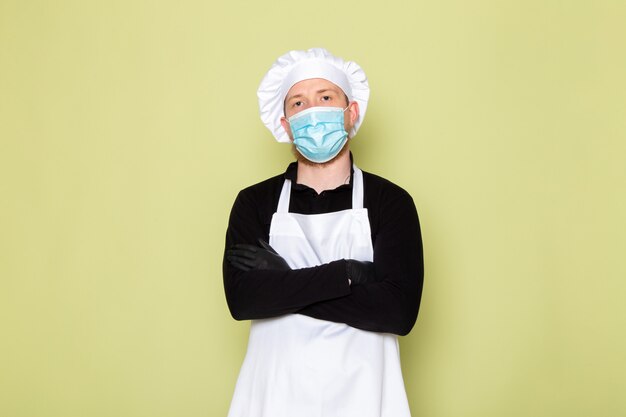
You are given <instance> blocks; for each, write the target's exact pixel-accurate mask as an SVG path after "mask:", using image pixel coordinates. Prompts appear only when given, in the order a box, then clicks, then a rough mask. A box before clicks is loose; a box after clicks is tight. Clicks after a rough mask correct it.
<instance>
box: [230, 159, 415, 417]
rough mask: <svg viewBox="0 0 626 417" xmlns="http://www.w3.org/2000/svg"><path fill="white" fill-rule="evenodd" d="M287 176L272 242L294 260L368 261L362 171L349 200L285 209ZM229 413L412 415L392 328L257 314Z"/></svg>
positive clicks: (234, 416)
mask: <svg viewBox="0 0 626 417" xmlns="http://www.w3.org/2000/svg"><path fill="white" fill-rule="evenodd" d="M290 191H291V182H290V181H289V180H285V183H284V185H283V189H282V192H281V196H280V200H279V203H278V209H277V212H276V213H274V216H273V217H272V223H271V226H270V244H271V245H272V247H274V249H276V251H277V252H278V253H279V254H280V255H281V256H283V257H284V258H285V259H286V260H287V262H288V263H289V265H290V266H291V267H292V268H305V267H311V266H316V265H320V264H323V263H328V262H331V261H334V260H337V259H357V260H361V261H372V257H373V248H372V241H371V233H370V225H369V219H368V216H367V209H365V208H363V178H362V172H361V171H360V170H359V169H358V168H356V166H355V167H354V179H353V197H352V198H353V208H352V209H349V210H344V211H340V212H334V213H325V214H316V215H302V214H294V213H289V211H288V210H289V196H290ZM228 416H229V417H410V412H409V406H408V401H407V398H406V392H405V389H404V383H403V380H402V373H401V369H400V353H399V349H398V340H397V337H396V336H395V335H392V334H386V333H374V332H367V331H363V330H358V329H355V328H353V327H350V326H348V325H346V324H342V323H333V322H328V321H323V320H318V319H314V318H311V317H307V316H304V315H299V314H290V315H286V316H281V317H276V318H272V319H265V320H254V321H252V325H251V328H250V338H249V341H248V351H247V354H246V358H245V360H244V363H243V366H242V368H241V372H240V374H239V379H238V381H237V386H236V388H235V394H234V397H233V401H232V403H231V408H230V412H229V414H228Z"/></svg>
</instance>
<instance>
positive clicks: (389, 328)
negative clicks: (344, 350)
mask: <svg viewBox="0 0 626 417" xmlns="http://www.w3.org/2000/svg"><path fill="white" fill-rule="evenodd" d="M296 173H297V163H296V162H294V163H292V164H290V165H289V167H288V168H287V171H286V172H285V173H284V174H281V175H277V176H275V177H272V178H270V179H268V180H265V181H263V182H261V183H258V184H256V185H253V186H251V187H248V188H246V189H244V190H242V191H240V192H239V195H238V196H237V198H236V200H235V203H234V205H233V208H232V211H231V214H230V219H229V224H228V230H227V232H226V248H230V247H231V246H232V245H235V244H238V243H248V244H253V245H255V244H257V240H258V239H259V238H262V239H265V240H266V241H267V240H269V229H270V223H271V220H272V215H273V214H274V212H275V211H276V208H277V206H278V200H279V197H280V192H281V189H282V186H283V182H284V180H285V178H289V179H291V180H292V187H291V198H290V204H289V211H290V212H293V213H300V214H320V213H328V212H335V211H340V210H345V209H349V208H352V176H351V178H350V182H349V183H348V184H345V185H342V186H340V187H338V188H336V189H334V190H326V191H323V192H322V193H321V194H319V195H318V194H317V192H316V191H315V190H313V189H312V188H309V187H307V186H305V185H302V184H297V183H296V180H297V178H296ZM363 186H364V201H363V205H364V207H365V208H366V209H368V217H369V221H370V226H371V231H372V244H373V246H374V267H375V271H376V282H367V283H365V284H354V285H352V286H350V285H349V283H348V279H347V276H346V265H345V261H344V260H337V261H334V262H330V263H328V264H324V265H320V266H316V267H312V268H303V269H297V270H290V271H275V270H251V271H247V272H243V271H240V270H238V269H236V268H234V267H232V266H231V265H230V264H229V263H228V262H227V261H226V259H224V264H223V272H224V289H225V292H226V300H227V303H228V306H229V308H230V312H231V314H232V315H233V317H234V318H235V319H237V320H249V319H262V318H269V317H276V316H280V315H284V314H292V313H297V314H304V315H307V316H310V317H314V318H318V319H322V320H327V321H333V322H339V323H346V324H348V325H350V326H352V327H356V328H359V329H362V330H369V331H374V332H385V333H395V334H399V335H405V334H407V333H409V331H410V330H411V328H412V327H413V325H414V324H415V320H416V319H417V313H418V310H419V305H420V299H421V294H422V285H423V277H424V263H423V253H422V240H421V232H420V226H419V220H418V216H417V211H416V209H415V205H414V203H413V199H412V198H411V196H410V195H409V194H408V193H407V192H406V191H404V190H403V189H402V188H400V187H398V186H397V185H395V184H393V183H391V182H390V181H387V180H385V179H384V178H381V177H379V176H376V175H374V174H370V173H367V172H363Z"/></svg>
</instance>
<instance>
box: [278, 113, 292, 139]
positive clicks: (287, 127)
mask: <svg viewBox="0 0 626 417" xmlns="http://www.w3.org/2000/svg"><path fill="white" fill-rule="evenodd" d="M280 124H281V126H282V127H283V129H285V132H287V136H289V140H290V141H292V142H293V136H292V135H291V126H290V125H289V122H288V121H287V118H286V117H285V116H283V117H281V118H280Z"/></svg>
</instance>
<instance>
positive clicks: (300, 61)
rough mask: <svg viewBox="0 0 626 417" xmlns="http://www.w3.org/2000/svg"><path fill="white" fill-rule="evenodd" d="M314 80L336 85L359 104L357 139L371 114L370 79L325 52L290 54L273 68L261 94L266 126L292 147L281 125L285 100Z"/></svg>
mask: <svg viewBox="0 0 626 417" xmlns="http://www.w3.org/2000/svg"><path fill="white" fill-rule="evenodd" d="M311 78H323V79H325V80H328V81H330V82H332V83H333V84H335V85H337V86H338V87H339V88H341V89H342V90H343V92H344V93H346V96H348V100H350V101H356V102H357V103H359V118H358V119H357V120H356V122H355V123H354V127H353V128H352V130H351V131H350V132H349V133H350V137H354V135H356V132H357V131H358V130H359V127H360V126H361V123H362V122H363V118H364V117H365V112H366V110H367V102H368V100H369V95H370V88H369V84H368V82H367V77H366V76H365V72H364V71H363V70H362V69H361V67H360V66H359V65H358V64H357V63H355V62H352V61H344V60H343V59H341V58H338V57H335V56H333V55H332V54H331V53H330V52H328V51H327V50H326V49H323V48H312V49H309V50H307V51H290V52H287V53H286V54H284V55H282V56H281V57H280V58H278V59H277V60H276V62H275V63H274V64H273V65H272V67H271V68H270V70H269V71H268V72H267V74H266V75H265V77H264V78H263V80H262V81H261V84H260V85H259V89H258V90H257V96H258V98H259V113H260V116H261V120H262V121H263V123H264V124H265V126H267V128H268V129H269V130H270V131H271V132H272V134H273V135H274V137H275V138H276V140H277V141H279V142H284V143H289V136H288V135H287V133H286V132H285V130H284V129H283V127H282V126H281V124H280V118H281V117H283V116H284V115H285V113H284V103H285V96H286V95H287V92H289V89H290V88H291V87H292V86H293V85H294V84H296V83H298V82H300V81H302V80H308V79H311Z"/></svg>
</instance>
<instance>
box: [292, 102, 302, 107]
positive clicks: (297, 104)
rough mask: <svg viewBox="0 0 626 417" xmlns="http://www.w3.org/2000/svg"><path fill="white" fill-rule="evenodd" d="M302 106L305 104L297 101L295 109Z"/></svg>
mask: <svg viewBox="0 0 626 417" xmlns="http://www.w3.org/2000/svg"><path fill="white" fill-rule="evenodd" d="M302 104H303V103H302V102H301V101H296V102H295V103H293V106H294V107H300V106H302Z"/></svg>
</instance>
